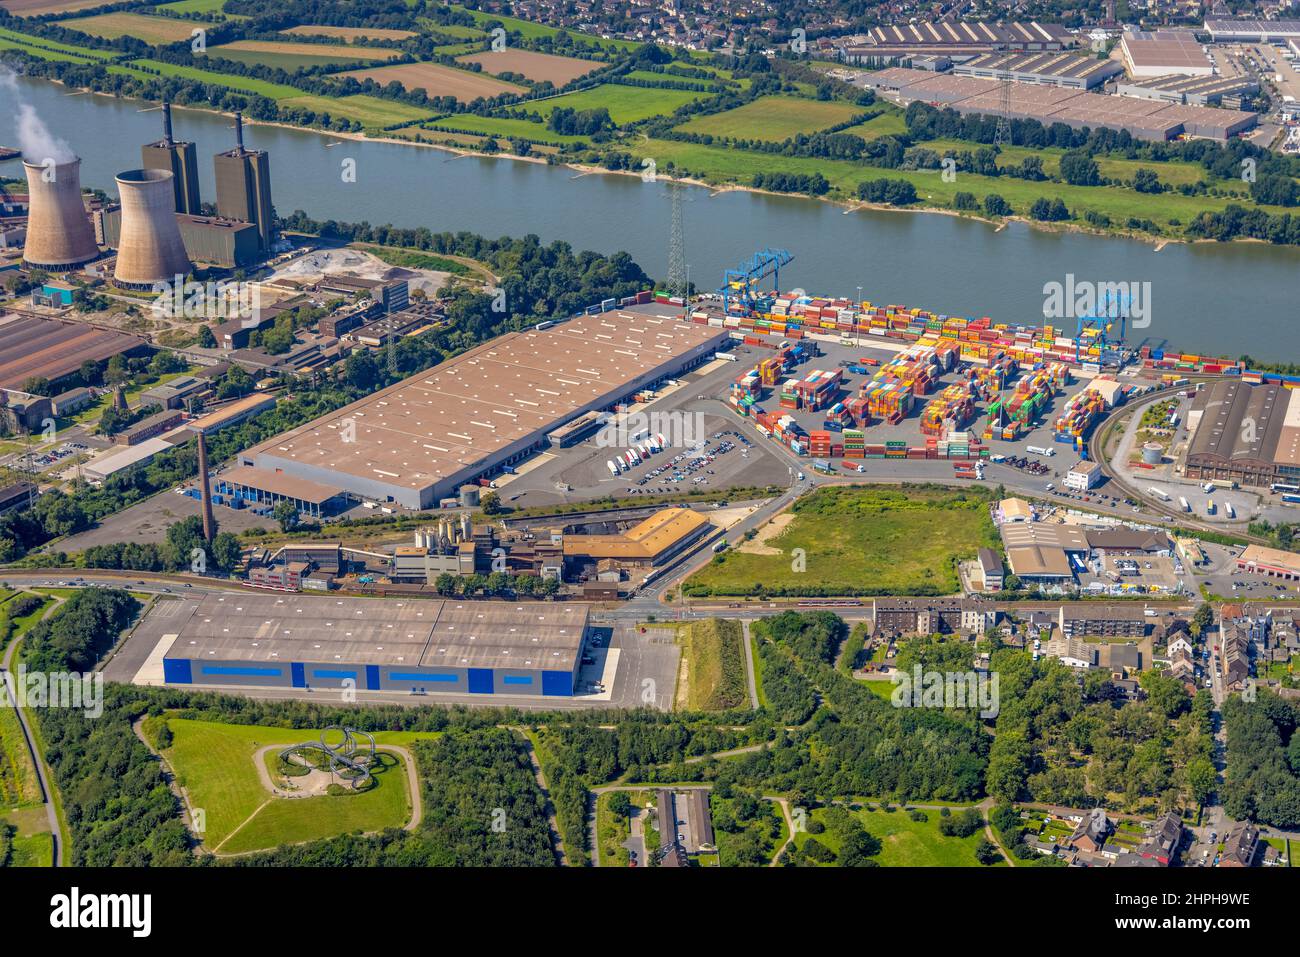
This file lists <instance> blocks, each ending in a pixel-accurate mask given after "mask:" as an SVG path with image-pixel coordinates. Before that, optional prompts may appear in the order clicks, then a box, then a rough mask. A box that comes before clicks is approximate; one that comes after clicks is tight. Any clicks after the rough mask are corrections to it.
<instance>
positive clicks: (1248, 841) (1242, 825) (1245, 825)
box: [1219, 821, 1259, 867]
mask: <svg viewBox="0 0 1300 957" xmlns="http://www.w3.org/2000/svg"><path fill="white" fill-rule="evenodd" d="M1258 854H1259V828H1257V827H1256V826H1255V825H1254V824H1251V823H1250V822H1249V821H1238V822H1237V823H1236V824H1234V825H1232V827H1231V828H1230V829H1229V830H1228V836H1227V837H1225V838H1224V840H1223V854H1222V856H1220V858H1219V866H1220V867H1254V866H1255V858H1256V857H1257V856H1258Z"/></svg>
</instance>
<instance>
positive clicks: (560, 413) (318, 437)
mask: <svg viewBox="0 0 1300 957" xmlns="http://www.w3.org/2000/svg"><path fill="white" fill-rule="evenodd" d="M727 335H728V334H727V332H726V331H725V330H723V329H719V328H716V327H712V326H702V325H698V324H695V323H686V322H680V321H678V320H676V319H664V318H659V317H655V316H648V315H640V314H633V313H627V312H621V311H613V312H605V313H600V314H598V315H589V316H580V317H578V318H575V319H570V320H567V321H564V322H560V323H556V324H555V325H547V327H546V328H543V329H534V330H530V331H528V332H521V333H510V334H507V335H504V336H500V337H498V338H497V339H494V340H492V341H491V342H488V343H485V344H483V345H481V346H479V347H477V348H475V349H473V350H471V351H469V352H467V353H465V354H464V355H460V356H457V357H456V358H454V359H450V360H448V361H447V362H444V363H442V364H440V365H437V366H434V367H433V368H432V369H428V370H426V371H424V372H422V373H419V374H417V375H414V376H411V377H410V378H408V379H405V380H403V381H402V382H399V383H397V384H396V385H392V386H390V387H388V388H387V389H384V390H382V391H380V392H376V393H374V394H373V395H370V396H367V397H366V398H364V399H361V400H360V401H358V402H354V403H352V404H351V405H349V406H345V407H344V408H342V409H339V410H338V411H336V412H333V413H331V414H329V415H327V416H324V417H322V418H320V419H317V420H315V421H313V422H311V423H308V424H307V425H304V426H301V427H299V428H297V429H293V430H292V431H289V432H285V433H283V434H282V435H278V436H276V437H275V438H272V439H269V440H268V441H266V442H263V443H262V444H260V445H257V446H254V447H253V448H251V449H248V450H246V451H245V452H243V453H241V455H240V457H239V461H240V464H241V465H246V466H250V467H251V468H250V469H249V470H247V471H245V472H243V473H242V479H241V481H242V483H243V485H244V486H246V487H248V488H256V487H258V483H259V481H262V482H265V483H267V485H266V486H264V487H265V488H266V490H267V491H270V487H269V483H270V482H272V481H274V482H277V483H278V482H281V481H283V477H289V478H292V479H302V480H306V481H309V482H313V483H316V484H317V485H319V486H323V487H325V488H329V489H337V490H340V491H342V492H344V493H347V494H348V495H350V496H354V497H358V498H365V499H369V500H374V501H379V502H392V503H395V504H398V505H401V506H404V507H406V508H411V509H423V508H430V507H432V506H434V505H436V504H437V503H438V502H439V501H440V500H441V499H444V498H448V497H450V496H453V495H455V494H456V492H457V491H458V490H459V489H460V487H461V486H462V485H465V484H467V483H471V482H474V481H476V480H478V479H480V478H483V477H486V476H488V475H491V474H494V473H495V472H496V471H497V470H499V469H500V468H501V467H502V466H505V465H510V464H512V463H515V462H519V461H522V460H523V459H525V458H527V457H528V456H530V455H532V454H533V453H534V452H536V451H538V450H540V449H542V448H544V447H545V446H546V444H547V438H546V436H547V434H548V433H550V432H553V431H555V430H556V429H557V428H558V427H560V426H561V425H563V424H565V423H566V422H568V421H570V420H571V419H575V418H578V417H580V416H582V415H584V414H585V413H587V412H591V411H596V410H601V409H609V408H612V407H613V406H614V405H616V404H618V403H620V402H622V401H624V400H626V399H629V398H630V397H632V396H633V395H634V394H635V393H636V392H638V391H639V390H641V389H644V388H646V387H647V386H650V385H652V384H654V383H656V382H659V381H660V380H662V379H664V378H669V377H672V376H675V375H678V374H679V373H681V372H683V371H685V370H687V369H690V368H692V367H693V366H696V365H699V364H700V363H702V362H704V361H705V360H706V359H709V358H712V356H713V353H714V351H715V350H716V349H717V348H718V346H720V345H721V344H722V343H723V342H724V341H726V339H727ZM259 477H261V478H259Z"/></svg>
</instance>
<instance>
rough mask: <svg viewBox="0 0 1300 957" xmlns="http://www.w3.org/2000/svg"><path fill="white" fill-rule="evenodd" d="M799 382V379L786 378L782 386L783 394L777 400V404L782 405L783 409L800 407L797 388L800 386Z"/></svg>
mask: <svg viewBox="0 0 1300 957" xmlns="http://www.w3.org/2000/svg"><path fill="white" fill-rule="evenodd" d="M798 384H799V380H798V379H786V380H785V383H784V384H783V385H782V386H781V394H780V397H779V398H778V401H777V404H778V405H780V406H781V408H783V409H798V408H799V393H798V391H797V390H796V386H798Z"/></svg>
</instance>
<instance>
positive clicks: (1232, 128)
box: [868, 67, 1259, 142]
mask: <svg viewBox="0 0 1300 957" xmlns="http://www.w3.org/2000/svg"><path fill="white" fill-rule="evenodd" d="M868 85H869V86H871V87H872V88H873V89H876V90H879V91H881V92H882V93H887V94H892V96H891V99H893V100H896V101H897V102H899V103H900V104H902V105H904V106H906V105H907V104H909V103H912V102H914V101H916V100H920V101H921V102H923V103H928V104H930V105H931V106H935V107H938V108H941V109H942V108H948V109H952V110H955V111H956V112H958V113H960V114H961V115H963V116H981V115H982V116H997V115H999V114H1000V113H1001V112H1002V109H1003V104H1002V94H1001V89H1000V86H1001V84H1000V83H998V82H997V81H996V80H986V79H981V78H979V77H973V76H954V75H951V74H938V75H936V74H934V73H927V72H925V71H923V70H907V69H902V68H899V67H892V68H890V69H887V70H881V71H879V72H877V73H873V74H871V76H870V78H869V79H868ZM1010 94H1011V96H1010V100H1011V102H1010V109H1009V110H1008V115H1009V116H1010V117H1011V118H1012V119H1021V120H1036V121H1038V122H1039V123H1042V124H1043V125H1045V126H1050V125H1051V124H1053V123H1064V124H1065V125H1066V126H1069V127H1071V128H1073V129H1110V130H1115V131H1117V132H1119V131H1127V132H1128V133H1129V135H1131V136H1133V137H1134V138H1135V139H1141V140H1149V141H1152V142H1166V141H1168V140H1172V139H1175V138H1177V137H1179V136H1189V137H1203V138H1206V139H1214V140H1219V141H1224V140H1227V139H1229V138H1230V137H1233V136H1236V135H1238V134H1239V133H1242V132H1244V131H1246V130H1248V129H1250V128H1251V127H1253V126H1254V125H1255V124H1256V123H1257V122H1258V120H1259V117H1258V116H1257V115H1256V114H1254V113H1247V112H1242V111H1239V110H1223V109H1213V108H1208V107H1202V106H1183V105H1177V104H1169V103H1162V102H1159V101H1154V100H1150V101H1148V100H1138V99H1133V98H1130V97H1125V96H1107V95H1105V94H1101V93H1089V92H1087V91H1084V90H1072V89H1063V88H1060V87H1053V86H1043V85H1039V84H1030V83H1013V84H1011V89H1010Z"/></svg>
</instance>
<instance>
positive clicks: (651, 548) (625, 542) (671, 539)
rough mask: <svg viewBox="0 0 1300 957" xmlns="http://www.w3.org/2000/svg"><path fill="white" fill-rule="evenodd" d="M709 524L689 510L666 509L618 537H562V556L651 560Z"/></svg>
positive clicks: (696, 513) (702, 517)
mask: <svg viewBox="0 0 1300 957" xmlns="http://www.w3.org/2000/svg"><path fill="white" fill-rule="evenodd" d="M708 524H709V520H708V519H707V518H705V517H704V516H703V515H701V514H700V513H699V512H696V511H692V510H691V509H689V508H666V509H664V510H663V511H660V512H655V513H654V514H653V515H651V516H650V517H649V518H647V519H645V520H644V521H642V522H639V523H637V524H636V525H635V526H633V527H632V528H629V529H628V530H627V531H626V532H624V533H623V534H621V535H566V536H564V554H565V555H588V556H591V557H592V558H621V559H629V560H632V559H635V560H652V559H654V558H655V557H656V556H657V555H661V554H663V553H664V552H665V551H667V550H668V549H670V548H672V547H673V546H675V545H677V544H678V543H679V542H681V541H683V540H684V539H686V538H687V537H689V536H691V535H694V534H696V533H697V532H699V531H700V529H702V528H704V527H705V526H706V525H708Z"/></svg>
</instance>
